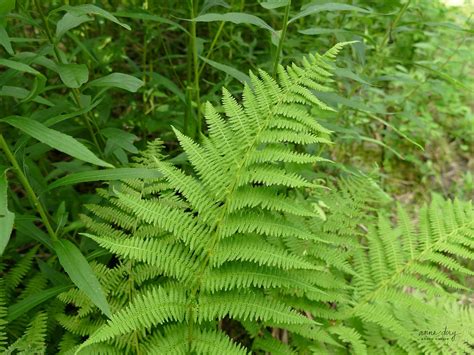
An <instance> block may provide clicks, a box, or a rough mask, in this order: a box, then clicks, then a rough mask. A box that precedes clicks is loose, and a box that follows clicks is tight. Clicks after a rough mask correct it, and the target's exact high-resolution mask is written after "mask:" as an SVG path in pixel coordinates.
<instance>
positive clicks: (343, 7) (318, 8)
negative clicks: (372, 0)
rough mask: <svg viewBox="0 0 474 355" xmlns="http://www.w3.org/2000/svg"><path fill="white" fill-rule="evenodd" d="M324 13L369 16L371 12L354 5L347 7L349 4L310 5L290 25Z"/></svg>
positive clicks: (290, 21)
mask: <svg viewBox="0 0 474 355" xmlns="http://www.w3.org/2000/svg"><path fill="white" fill-rule="evenodd" d="M322 11H356V12H362V13H365V14H369V13H370V11H369V10H366V9H363V8H361V7H357V6H353V5H347V4H339V3H328V4H319V5H318V4H314V5H309V6H308V7H306V8H305V9H303V10H302V11H301V12H299V13H298V14H296V16H295V17H293V18H292V19H290V20H289V21H288V23H292V22H293V21H296V20H298V19H300V18H302V17H305V16H309V15H313V14H316V13H318V12H322Z"/></svg>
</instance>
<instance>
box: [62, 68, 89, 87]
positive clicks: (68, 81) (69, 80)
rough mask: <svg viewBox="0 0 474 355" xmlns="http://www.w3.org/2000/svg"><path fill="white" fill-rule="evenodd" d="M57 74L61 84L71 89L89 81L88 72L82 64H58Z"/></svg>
mask: <svg viewBox="0 0 474 355" xmlns="http://www.w3.org/2000/svg"><path fill="white" fill-rule="evenodd" d="M58 73H59V77H60V78H61V80H62V82H63V83H64V84H65V85H66V86H67V87H69V88H73V89H77V88H79V87H80V86H81V85H82V84H85V83H87V80H89V70H88V69H87V67H86V66H85V65H84V64H58Z"/></svg>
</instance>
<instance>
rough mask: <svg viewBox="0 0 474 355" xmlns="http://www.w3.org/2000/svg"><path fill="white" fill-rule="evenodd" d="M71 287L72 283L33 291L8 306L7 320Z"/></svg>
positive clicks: (11, 319) (10, 320) (15, 317)
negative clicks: (36, 291) (31, 293)
mask: <svg viewBox="0 0 474 355" xmlns="http://www.w3.org/2000/svg"><path fill="white" fill-rule="evenodd" d="M71 287H72V284H71V285H62V286H56V287H51V288H49V289H47V290H43V291H40V292H38V293H34V294H33V295H31V296H29V297H27V298H25V299H23V300H21V301H19V302H18V303H15V304H14V305H11V306H10V307H8V316H7V320H8V321H9V322H12V321H14V320H15V319H17V318H18V317H20V316H22V315H23V314H25V313H26V312H28V311H29V310H30V309H32V308H34V307H36V306H37V305H39V304H41V303H43V302H46V301H47V300H49V299H50V298H52V297H54V296H56V295H59V294H60V293H61V292H64V291H67V290H69V289H70V288H71Z"/></svg>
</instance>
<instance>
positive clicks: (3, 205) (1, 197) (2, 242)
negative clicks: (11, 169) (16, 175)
mask: <svg viewBox="0 0 474 355" xmlns="http://www.w3.org/2000/svg"><path fill="white" fill-rule="evenodd" d="M2 170H3V171H2ZM0 171H2V172H1V175H0V255H2V254H3V252H4V251H5V248H6V247H7V244H8V241H9V240H10V236H11V234H12V230H13V222H14V220H15V214H14V213H12V212H10V211H9V210H8V195H7V190H8V182H7V176H6V173H7V171H6V169H5V170H4V169H0Z"/></svg>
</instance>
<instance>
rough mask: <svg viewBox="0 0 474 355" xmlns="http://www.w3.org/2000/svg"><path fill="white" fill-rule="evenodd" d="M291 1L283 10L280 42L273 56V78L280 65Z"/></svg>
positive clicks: (289, 0)
mask: <svg viewBox="0 0 474 355" xmlns="http://www.w3.org/2000/svg"><path fill="white" fill-rule="evenodd" d="M290 7H291V0H288V5H286V8H285V17H284V18H283V29H282V31H281V35H280V41H279V42H278V48H277V51H276V54H275V61H274V62H273V77H275V76H276V72H277V69H278V64H280V55H281V51H282V49H283V42H284V41H285V36H286V29H287V28H288V16H289V14H290Z"/></svg>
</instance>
